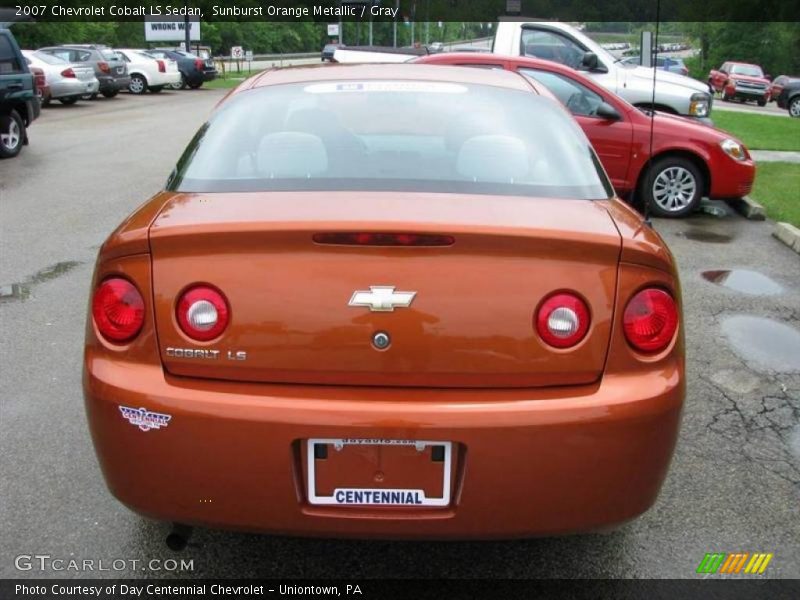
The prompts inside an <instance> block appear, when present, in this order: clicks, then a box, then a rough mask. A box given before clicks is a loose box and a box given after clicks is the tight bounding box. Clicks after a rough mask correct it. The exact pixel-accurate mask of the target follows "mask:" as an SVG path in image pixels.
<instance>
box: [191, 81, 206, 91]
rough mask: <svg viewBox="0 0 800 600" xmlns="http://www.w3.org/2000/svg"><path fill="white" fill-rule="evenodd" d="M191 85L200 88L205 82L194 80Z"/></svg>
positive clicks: (194, 88) (196, 88)
mask: <svg viewBox="0 0 800 600" xmlns="http://www.w3.org/2000/svg"><path fill="white" fill-rule="evenodd" d="M189 87H190V88H192V89H193V90H199V89H200V88H201V87H203V82H202V81H193V82H192V83H190V84H189Z"/></svg>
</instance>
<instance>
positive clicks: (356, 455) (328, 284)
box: [82, 64, 686, 547]
mask: <svg viewBox="0 0 800 600" xmlns="http://www.w3.org/2000/svg"><path fill="white" fill-rule="evenodd" d="M546 94H547V95H546V96H544V97H543V96H541V95H539V94H537V93H536V91H535V90H534V87H532V86H531V85H530V84H529V83H528V82H527V81H526V80H525V79H524V78H523V77H520V76H519V75H516V74H513V73H507V72H503V71H492V70H481V71H477V70H475V69H456V68H447V67H434V66H430V65H416V64H403V65H381V66H375V65H352V66H351V65H348V66H337V65H334V66H330V67H328V68H324V69H318V68H313V67H305V68H289V69H280V70H275V71H270V72H268V73H267V74H265V75H263V76H261V77H259V78H257V79H256V80H253V79H250V80H248V82H247V83H246V84H245V85H243V86H239V88H238V89H237V90H234V91H232V93H230V94H229V95H227V96H226V98H225V99H224V100H223V101H222V102H221V104H220V105H219V107H218V108H217V110H216V111H215V112H214V113H213V114H212V116H211V118H210V119H209V121H208V122H207V123H206V124H204V125H203V126H202V128H201V130H200V132H199V133H198V135H196V136H194V138H193V139H192V141H191V142H190V144H189V146H188V147H187V149H186V151H185V153H184V154H183V156H182V157H181V158H180V160H179V161H178V163H177V167H176V169H175V170H174V171H173V175H172V176H171V177H170V179H169V181H168V183H167V187H166V190H165V191H163V192H161V193H159V194H157V195H156V196H154V197H153V198H151V199H150V201H149V202H147V203H145V204H144V205H143V206H142V207H140V208H139V209H137V212H136V213H135V215H133V216H131V217H129V218H127V219H126V220H124V221H123V223H122V224H121V225H120V227H119V228H118V229H117V230H116V231H115V232H114V233H113V234H112V235H111V236H110V238H109V239H108V240H106V242H105V243H104V244H103V245H102V246H101V249H100V252H99V256H98V261H97V265H96V268H95V273H94V278H93V283H92V288H91V295H92V301H91V303H90V305H91V307H90V311H89V316H88V320H87V327H86V342H85V349H84V358H83V362H82V364H83V367H84V374H83V379H82V381H83V386H84V388H83V389H84V395H85V408H86V411H87V416H88V422H89V429H90V432H91V435H92V439H93V441H94V448H95V451H96V452H97V455H98V458H99V461H100V466H101V468H102V473H103V475H104V477H105V479H106V482H107V484H108V487H109V490H110V491H111V493H113V494H114V495H115V496H116V497H117V498H118V499H119V500H120V501H121V502H122V503H123V504H124V505H125V506H127V507H129V508H131V509H132V510H134V511H137V512H139V513H141V514H143V515H146V516H147V517H149V518H155V519H161V520H163V521H170V522H173V523H178V524H179V525H180V524H191V525H204V526H210V527H223V528H225V527H228V528H235V529H240V530H254V531H260V532H280V533H282V534H304V535H317V536H326V537H330V536H358V537H402V538H411V537H416V538H435V539H442V538H507V537H520V536H533V535H555V534H559V533H566V532H578V531H595V530H598V529H601V528H602V529H605V528H609V527H611V526H614V525H617V524H621V523H623V522H626V521H628V520H630V519H632V518H634V517H636V516H637V515H639V514H641V513H642V512H644V511H645V510H647V509H648V508H649V507H650V506H651V505H652V504H653V503H654V502H655V500H656V497H657V495H658V492H659V489H660V487H661V485H662V482H663V481H664V479H665V476H666V474H667V469H668V467H669V464H670V460H671V457H672V454H673V451H674V448H675V443H676V440H677V437H678V431H679V427H680V420H681V409H682V405H683V401H684V396H685V385H686V375H685V351H684V335H683V330H684V326H683V322H682V316H681V298H680V287H679V283H678V275H677V269H676V265H675V263H674V260H673V258H672V254H671V253H670V251H669V249H668V248H667V246H666V244H665V243H664V241H663V240H662V239H661V238H660V237H659V235H658V234H657V233H656V232H655V231H654V230H653V229H652V228H650V227H648V226H647V225H646V224H644V223H643V221H642V218H641V217H640V216H639V215H638V214H636V212H635V211H633V210H631V209H630V208H629V207H628V206H626V205H625V204H624V203H623V202H621V201H619V200H618V199H617V198H616V197H615V196H614V194H613V189H612V188H611V185H610V183H609V182H608V180H607V178H606V175H605V173H604V172H603V169H602V168H600V166H599V163H598V162H597V161H596V159H595V157H594V153H593V151H592V149H591V146H590V144H589V141H588V140H587V139H586V136H585V135H584V134H583V132H582V131H581V130H580V128H579V127H577V126H576V125H575V122H574V120H573V119H572V118H571V117H570V116H569V114H568V113H567V112H565V111H564V110H563V108H562V107H561V106H560V105H559V104H558V103H557V102H556V101H555V100H553V99H552V98H551V97H549V96H550V94H549V93H547V92H546ZM221 149H224V152H223V153H222V154H221V153H220V150H221ZM267 273H268V274H269V276H265V274H267ZM532 458H535V460H534V459H532ZM378 467H379V468H378ZM156 491H157V493H155V492H156ZM198 498H201V499H212V500H213V502H205V503H198ZM265 507H268V508H269V509H268V510H265ZM187 529H188V527H185V526H182V527H179V528H177V530H176V535H180V536H181V537H183V539H184V540H185V536H186V534H187ZM178 532H180V533H178ZM180 545H182V544H175V546H178V547H180Z"/></svg>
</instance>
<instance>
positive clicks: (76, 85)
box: [50, 78, 100, 98]
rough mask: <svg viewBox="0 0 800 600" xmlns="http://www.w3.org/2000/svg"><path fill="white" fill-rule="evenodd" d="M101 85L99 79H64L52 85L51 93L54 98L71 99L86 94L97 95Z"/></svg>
mask: <svg viewBox="0 0 800 600" xmlns="http://www.w3.org/2000/svg"><path fill="white" fill-rule="evenodd" d="M99 89H100V84H99V82H98V81H97V79H91V80H89V81H81V80H79V79H75V80H69V79H66V78H65V79H62V80H61V81H57V82H54V83H52V84H51V85H50V92H51V95H52V97H53V98H70V97H74V96H83V95H84V94H95V93H97V92H98V91H99Z"/></svg>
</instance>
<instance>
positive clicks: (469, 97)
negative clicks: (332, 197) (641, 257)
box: [168, 80, 612, 199]
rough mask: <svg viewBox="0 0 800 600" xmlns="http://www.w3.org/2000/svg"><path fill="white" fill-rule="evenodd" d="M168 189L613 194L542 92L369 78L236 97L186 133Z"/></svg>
mask: <svg viewBox="0 0 800 600" xmlns="http://www.w3.org/2000/svg"><path fill="white" fill-rule="evenodd" d="M168 189H170V190H174V191H182V192H236V191H269V190H386V191H390V190H391V191H409V192H459V193H478V194H480V193H485V194H505V195H531V196H547V197H557V198H576V199H598V198H608V197H609V196H610V195H611V194H612V191H611V187H610V185H609V183H608V180H607V179H606V176H605V174H604V172H603V170H602V168H601V167H600V166H599V162H598V161H597V158H596V156H595V155H594V152H593V151H592V149H591V146H590V144H589V141H588V140H587V139H586V137H585V136H584V134H583V132H582V131H581V130H580V128H579V127H578V126H577V125H576V124H575V122H574V121H573V120H572V119H571V118H570V116H569V115H568V114H567V113H566V112H565V111H564V110H563V109H562V108H561V107H560V106H558V105H557V104H556V103H555V102H554V101H552V100H550V99H547V98H542V97H540V96H537V95H535V94H533V93H531V92H525V91H516V90H510V89H506V88H499V87H493V86H484V85H464V84H460V83H459V84H454V83H440V82H415V81H374V80H370V81H346V82H345V81H331V82H324V83H303V84H291V85H280V86H273V87H263V88H257V89H254V90H250V91H246V92H242V93H241V94H238V95H236V96H234V97H233V98H232V99H231V100H230V101H228V102H226V103H225V104H224V105H223V106H222V107H221V108H220V110H218V111H217V112H216V113H215V114H214V116H213V117H212V118H211V120H210V121H208V122H207V123H206V124H205V125H204V126H203V127H202V128H201V129H200V131H199V132H198V133H197V135H196V136H195V137H194V139H193V140H192V141H191V143H190V144H189V147H188V148H187V149H186V152H185V153H184V155H183V156H182V157H181V159H180V161H179V162H178V166H177V167H176V168H175V171H174V172H173V175H172V176H171V177H170V181H169V182H168Z"/></svg>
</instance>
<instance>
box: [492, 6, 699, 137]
mask: <svg viewBox="0 0 800 600" xmlns="http://www.w3.org/2000/svg"><path fill="white" fill-rule="evenodd" d="M492 51H493V52H495V53H497V54H501V55H506V56H529V57H533V58H540V59H544V60H550V61H554V62H558V63H561V64H564V65H567V66H568V67H571V68H573V69H578V70H581V71H585V72H586V74H587V75H588V76H589V77H591V78H592V79H594V80H595V81H596V82H597V83H599V84H600V85H602V86H603V87H605V88H606V89H608V90H611V91H612V92H614V93H615V94H619V95H620V96H621V97H622V98H624V99H625V100H627V101H628V102H630V103H631V104H633V105H634V106H640V107H650V106H655V108H656V109H657V110H660V111H663V112H670V113H673V114H677V115H686V116H690V117H695V118H699V119H703V120H704V121H705V122H710V121H709V120H708V117H709V115H710V113H711V102H712V98H711V94H710V93H709V92H708V89H707V88H706V86H705V85H704V84H703V83H701V82H699V81H696V80H694V79H691V78H690V77H684V76H682V75H678V74H677V73H670V72H669V71H664V70H660V69H659V70H657V71H656V81H657V85H656V86H655V102H654V101H653V71H652V70H650V69H647V68H645V67H641V66H637V65H628V64H623V63H622V62H621V61H619V60H618V59H617V58H615V57H614V56H612V55H611V54H610V53H609V52H608V51H606V50H604V49H603V48H602V47H601V46H600V45H599V44H598V43H597V42H595V41H594V40H592V39H591V38H589V37H588V36H586V35H585V34H583V33H582V32H580V31H579V30H578V29H576V28H575V27H572V26H571V25H568V24H566V23H557V22H550V21H546V22H540V21H531V22H525V21H520V20H508V21H500V22H499V23H498V24H497V28H496V31H495V37H494V45H493V47H492Z"/></svg>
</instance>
